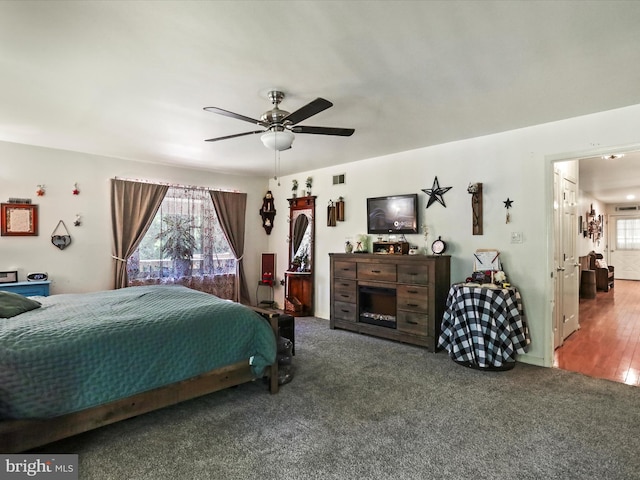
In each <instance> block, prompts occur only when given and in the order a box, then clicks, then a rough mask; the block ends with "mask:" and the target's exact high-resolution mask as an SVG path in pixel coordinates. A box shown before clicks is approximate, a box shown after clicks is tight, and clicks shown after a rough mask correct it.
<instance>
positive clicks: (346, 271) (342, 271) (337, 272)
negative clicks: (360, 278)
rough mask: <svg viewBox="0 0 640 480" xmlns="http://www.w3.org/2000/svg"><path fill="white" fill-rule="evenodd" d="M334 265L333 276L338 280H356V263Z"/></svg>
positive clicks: (336, 263)
mask: <svg viewBox="0 0 640 480" xmlns="http://www.w3.org/2000/svg"><path fill="white" fill-rule="evenodd" d="M333 265H334V266H333V275H334V276H335V277H336V278H356V271H357V269H356V262H340V261H336V262H335V263H334V264H333Z"/></svg>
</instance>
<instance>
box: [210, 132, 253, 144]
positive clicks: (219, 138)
mask: <svg viewBox="0 0 640 480" xmlns="http://www.w3.org/2000/svg"><path fill="white" fill-rule="evenodd" d="M264 132H265V131H264V130H255V131H253V132H244V133H236V134H234V135H227V136H225V137H218V138H207V139H206V140H205V142H217V141H218V140H227V139H229V138H236V137H244V136H245V135H253V134H255V133H264Z"/></svg>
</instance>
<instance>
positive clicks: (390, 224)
mask: <svg viewBox="0 0 640 480" xmlns="http://www.w3.org/2000/svg"><path fill="white" fill-rule="evenodd" d="M367 233H372V234H376V233H377V234H380V233H418V194H417V193H409V194H406V195H393V196H388V197H376V198H367Z"/></svg>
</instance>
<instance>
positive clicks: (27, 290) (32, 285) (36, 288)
mask: <svg viewBox="0 0 640 480" xmlns="http://www.w3.org/2000/svg"><path fill="white" fill-rule="evenodd" d="M49 284H51V280H45V281H41V282H15V283H0V290H4V291H5V292H13V293H18V294H20V295H24V296H25V297H36V296H41V297H48V296H49Z"/></svg>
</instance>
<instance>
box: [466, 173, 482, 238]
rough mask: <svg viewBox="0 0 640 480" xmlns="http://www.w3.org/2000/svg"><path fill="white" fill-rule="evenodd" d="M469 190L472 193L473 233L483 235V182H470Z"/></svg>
mask: <svg viewBox="0 0 640 480" xmlns="http://www.w3.org/2000/svg"><path fill="white" fill-rule="evenodd" d="M467 192H469V193H470V194H471V211H472V215H473V218H472V222H473V224H472V230H473V234H474V235H482V183H470V184H469V186H468V187H467Z"/></svg>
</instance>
